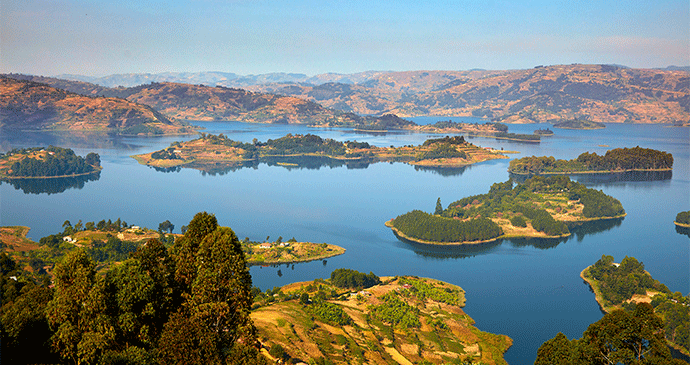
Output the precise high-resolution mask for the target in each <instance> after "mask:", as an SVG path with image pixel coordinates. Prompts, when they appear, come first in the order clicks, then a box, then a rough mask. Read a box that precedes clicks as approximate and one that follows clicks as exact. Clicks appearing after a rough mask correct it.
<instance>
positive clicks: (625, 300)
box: [580, 255, 690, 357]
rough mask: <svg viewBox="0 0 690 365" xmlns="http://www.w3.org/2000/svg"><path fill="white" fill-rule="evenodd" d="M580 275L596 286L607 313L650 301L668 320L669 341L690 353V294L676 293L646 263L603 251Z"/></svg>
mask: <svg viewBox="0 0 690 365" xmlns="http://www.w3.org/2000/svg"><path fill="white" fill-rule="evenodd" d="M580 277H581V278H582V279H583V280H584V281H585V282H586V283H587V284H588V285H589V286H590V288H592V291H593V292H594V294H595V298H596V301H597V303H599V307H600V308H601V310H602V311H603V312H605V313H611V312H613V311H615V310H621V309H622V310H625V311H628V312H632V311H634V310H635V305H636V304H637V303H649V304H651V306H652V307H653V308H654V313H655V314H656V315H657V316H659V317H660V318H661V319H662V320H663V322H664V324H663V327H664V334H665V337H666V342H667V344H668V345H669V346H670V347H671V348H673V349H675V350H676V351H679V352H680V353H682V354H683V355H685V356H686V357H687V356H689V355H690V352H689V350H690V311H689V310H688V307H690V295H686V296H683V295H682V294H681V293H680V292H676V293H672V292H671V291H670V290H669V289H668V288H667V287H666V285H664V284H662V283H660V282H659V281H658V280H654V279H653V278H652V276H651V275H650V274H649V272H647V271H645V269H644V264H643V263H642V262H639V261H638V260H637V259H635V258H634V257H628V256H626V257H625V258H624V259H623V260H622V261H621V262H620V263H614V262H613V256H609V255H602V257H601V259H599V260H598V261H597V262H596V263H594V265H591V266H588V267H587V268H585V269H584V270H582V272H581V273H580Z"/></svg>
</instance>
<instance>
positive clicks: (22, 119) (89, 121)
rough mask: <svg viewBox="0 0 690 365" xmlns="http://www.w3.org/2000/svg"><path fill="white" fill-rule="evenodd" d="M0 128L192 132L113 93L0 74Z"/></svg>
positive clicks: (114, 131) (151, 109) (188, 128)
mask: <svg viewBox="0 0 690 365" xmlns="http://www.w3.org/2000/svg"><path fill="white" fill-rule="evenodd" d="M0 128H3V129H20V130H70V131H100V132H110V133H116V134H175V133H192V132H193V129H192V128H191V127H190V126H188V125H186V124H183V123H181V122H177V121H173V120H171V119H169V118H167V117H166V116H164V115H162V114H161V113H159V112H158V111H156V110H154V109H153V108H151V107H149V106H146V105H142V104H137V103H134V102H131V101H127V100H123V99H119V98H113V97H89V96H84V95H79V94H76V93H72V92H69V91H65V90H62V89H58V88H55V87H51V86H48V85H46V84H42V83H37V82H33V81H24V80H16V79H13V78H9V77H5V76H0Z"/></svg>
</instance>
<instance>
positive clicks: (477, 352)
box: [251, 269, 512, 364]
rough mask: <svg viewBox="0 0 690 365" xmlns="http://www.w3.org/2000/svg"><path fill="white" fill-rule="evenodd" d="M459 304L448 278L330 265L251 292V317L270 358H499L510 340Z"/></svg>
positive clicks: (432, 361)
mask: <svg viewBox="0 0 690 365" xmlns="http://www.w3.org/2000/svg"><path fill="white" fill-rule="evenodd" d="M357 278H361V279H363V280H361V281H360V280H356V279H357ZM353 279H354V280H353ZM372 279H373V280H372ZM357 282H360V284H357ZM464 306H465V292H464V291H463V290H462V289H461V288H459V287H457V286H455V285H451V284H448V283H444V282H440V281H436V280H433V279H424V278H418V277H410V276H401V277H381V278H379V277H377V276H375V275H374V274H372V273H370V274H368V275H365V274H363V273H358V272H356V271H354V270H347V269H338V270H335V271H334V272H333V273H332V274H331V278H330V279H327V280H323V279H317V280H314V281H309V282H301V283H294V284H289V285H286V286H284V287H282V288H274V289H273V290H269V291H268V292H267V293H266V294H264V293H259V295H257V296H256V297H255V304H254V310H253V311H252V313H251V318H252V320H253V322H254V325H255V326H256V329H257V333H258V337H259V339H260V341H261V342H262V353H264V355H266V356H267V357H269V358H270V359H271V360H273V361H276V360H281V361H284V362H286V363H290V362H291V363H297V362H299V361H302V362H309V363H316V364H323V363H325V361H328V363H331V364H352V363H367V364H418V363H429V364H442V363H443V364H448V363H470V362H471V363H481V364H506V362H505V360H504V359H503V353H505V351H506V350H507V349H508V348H509V347H510V346H511V344H512V340H511V339H510V338H509V337H507V336H505V335H496V334H491V333H487V332H482V331H480V330H479V329H477V328H476V327H474V325H473V324H474V321H473V320H472V319H471V318H470V317H469V316H468V315H467V314H465V313H464V312H463V310H462V307H464Z"/></svg>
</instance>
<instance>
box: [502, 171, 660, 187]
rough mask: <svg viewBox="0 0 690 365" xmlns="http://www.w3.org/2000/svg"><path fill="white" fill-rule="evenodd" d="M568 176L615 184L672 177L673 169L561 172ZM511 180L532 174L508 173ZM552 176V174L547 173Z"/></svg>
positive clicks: (598, 182) (591, 183) (592, 182)
mask: <svg viewBox="0 0 690 365" xmlns="http://www.w3.org/2000/svg"><path fill="white" fill-rule="evenodd" d="M563 175H567V176H570V178H571V179H572V180H575V181H577V182H579V183H581V184H585V185H587V186H596V185H607V184H617V183H621V182H637V181H665V180H671V178H673V171H670V170H669V171H626V172H607V173H597V174H563ZM509 176H510V178H511V179H513V181H516V182H519V183H522V182H524V181H525V180H527V179H529V178H531V177H532V176H534V175H517V174H513V173H509ZM549 176H553V175H549Z"/></svg>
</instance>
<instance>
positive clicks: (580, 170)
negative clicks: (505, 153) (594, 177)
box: [508, 146, 673, 175]
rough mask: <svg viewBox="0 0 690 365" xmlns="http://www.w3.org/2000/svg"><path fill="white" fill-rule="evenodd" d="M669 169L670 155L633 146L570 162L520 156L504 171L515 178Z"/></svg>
mask: <svg viewBox="0 0 690 365" xmlns="http://www.w3.org/2000/svg"><path fill="white" fill-rule="evenodd" d="M672 169H673V155H671V154H670V153H667V152H663V151H658V150H653V149H649V148H641V147H639V146H637V147H633V148H615V149H612V150H608V151H606V154H605V155H603V156H599V155H598V154H597V153H596V152H593V153H589V152H584V153H582V154H581V155H580V156H578V157H577V158H576V159H572V160H557V159H555V158H554V157H553V156H549V157H546V156H542V157H537V156H532V157H523V158H520V159H515V160H512V161H510V165H509V167H508V172H510V173H512V174H516V175H548V174H554V175H561V174H588V173H597V174H599V173H619V172H628V171H671V170H672Z"/></svg>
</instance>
